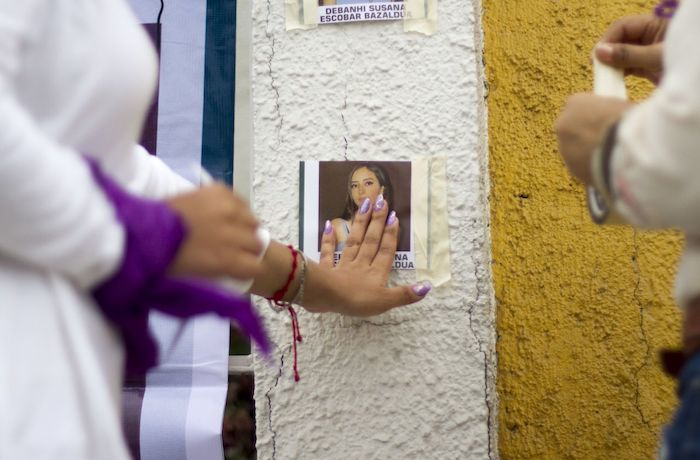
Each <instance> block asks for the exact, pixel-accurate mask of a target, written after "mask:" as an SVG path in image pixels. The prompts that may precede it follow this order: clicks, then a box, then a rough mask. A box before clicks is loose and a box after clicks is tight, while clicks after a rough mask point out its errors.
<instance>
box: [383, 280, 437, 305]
mask: <svg viewBox="0 0 700 460" xmlns="http://www.w3.org/2000/svg"><path fill="white" fill-rule="evenodd" d="M432 288H433V285H432V284H430V281H420V282H418V283H416V284H406V285H403V286H397V287H392V288H387V290H388V294H387V296H386V298H387V300H388V301H389V302H388V303H390V304H391V306H390V307H389V308H394V307H400V306H402V305H409V304H412V303H416V302H418V301H419V300H423V298H425V296H426V295H428V293H429V292H430V290H431V289H432Z"/></svg>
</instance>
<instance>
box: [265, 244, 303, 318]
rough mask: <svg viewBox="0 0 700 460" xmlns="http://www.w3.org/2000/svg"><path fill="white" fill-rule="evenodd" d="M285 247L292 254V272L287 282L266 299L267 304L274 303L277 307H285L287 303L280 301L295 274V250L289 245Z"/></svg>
mask: <svg viewBox="0 0 700 460" xmlns="http://www.w3.org/2000/svg"><path fill="white" fill-rule="evenodd" d="M287 247H288V248H289V250H290V251H291V252H292V270H291V271H290V272H289V276H288V277H287V282H286V283H284V286H282V287H281V288H279V290H277V291H276V292H275V293H274V294H272V296H271V297H267V301H268V302H270V303H274V304H275V305H277V306H278V307H286V306H287V302H283V301H282V299H284V295H285V294H286V293H287V290H289V286H290V285H291V284H292V280H294V275H295V274H296V272H297V250H296V249H294V247H293V246H292V245H291V244H288V245H287ZM280 310H281V309H280Z"/></svg>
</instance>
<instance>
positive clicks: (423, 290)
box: [411, 281, 433, 297]
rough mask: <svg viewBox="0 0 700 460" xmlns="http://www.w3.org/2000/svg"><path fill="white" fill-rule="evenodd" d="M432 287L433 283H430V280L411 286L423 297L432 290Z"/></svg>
mask: <svg viewBox="0 0 700 460" xmlns="http://www.w3.org/2000/svg"><path fill="white" fill-rule="evenodd" d="M432 288H433V285H432V284H430V281H423V282H422V283H417V284H414V285H413V286H412V287H411V289H413V292H414V293H415V294H416V295H419V296H421V297H423V296H424V295H426V294H427V293H428V292H430V290H431V289H432Z"/></svg>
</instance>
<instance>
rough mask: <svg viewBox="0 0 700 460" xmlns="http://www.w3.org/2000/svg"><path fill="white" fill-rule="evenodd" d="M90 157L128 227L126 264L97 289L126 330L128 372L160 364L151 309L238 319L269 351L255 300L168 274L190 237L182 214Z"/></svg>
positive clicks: (108, 314) (114, 320)
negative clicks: (137, 191) (128, 186)
mask: <svg viewBox="0 0 700 460" xmlns="http://www.w3.org/2000/svg"><path fill="white" fill-rule="evenodd" d="M87 162H88V164H89V165H90V169H91V171H92V175H93V177H94V179H95V181H96V182H97V184H98V185H99V186H100V187H101V188H102V190H103V191H104V193H105V195H106V196H107V198H108V199H109V200H110V201H111V202H112V204H113V205H114V208H115V211H116V214H117V218H118V220H119V221H120V222H121V224H122V225H123V226H124V229H125V231H126V244H125V249H124V258H123V260H122V263H121V266H120V267H119V269H118V270H117V272H116V273H115V274H114V275H112V277H111V278H109V279H107V280H105V281H104V282H103V283H102V284H100V285H99V286H97V287H96V288H95V289H94V290H93V292H92V294H93V296H94V298H95V300H96V301H97V304H98V305H99V307H100V308H101V310H102V313H103V314H104V315H105V317H106V318H107V319H108V320H109V321H111V322H112V323H113V324H114V325H115V326H116V327H117V328H118V329H119V331H120V333H121V335H122V340H123V341H124V346H125V348H126V371H127V374H129V375H142V374H145V373H146V371H147V370H148V369H150V368H151V367H153V366H155V365H156V364H157V358H158V349H157V346H156V342H155V340H154V339H153V337H152V336H151V333H150V331H149V330H148V313H149V311H150V310H158V311H161V312H163V313H167V314H169V315H173V316H176V317H179V318H189V317H191V316H195V315H200V314H204V313H216V314H218V315H220V316H222V317H225V318H229V319H232V320H234V321H236V323H238V326H239V327H240V329H241V330H242V331H243V332H245V333H247V334H249V335H250V336H251V337H252V338H253V340H255V342H256V343H257V344H258V346H259V347H260V349H261V351H262V352H263V353H264V354H265V355H268V354H269V352H270V345H269V342H268V339H267V336H266V334H265V330H264V328H263V326H262V322H261V321H260V319H259V318H258V317H257V315H256V314H255V312H254V311H253V308H252V305H251V302H250V300H248V299H246V298H244V297H241V296H238V295H234V294H232V293H231V292H228V291H226V290H224V289H222V288H219V287H217V286H216V285H214V284H213V283H210V282H206V281H204V280H198V279H185V278H175V277H172V276H168V275H167V270H168V267H169V266H170V264H171V262H172V260H173V259H174V258H175V256H176V254H177V251H178V249H179V248H180V245H181V244H182V242H183V241H184V239H185V236H186V229H185V226H184V223H183V222H182V219H181V218H180V217H179V216H178V215H177V214H176V213H175V212H173V211H172V210H171V209H170V208H169V207H168V206H167V205H166V204H165V203H163V202H160V201H154V200H147V199H143V198H139V197H136V196H134V195H131V194H129V193H127V192H125V191H124V190H122V189H121V187H119V186H118V185H117V184H116V183H115V182H114V181H113V180H111V179H110V178H108V177H107V176H106V175H105V174H104V173H103V172H102V171H101V170H100V168H99V166H98V165H97V164H96V163H95V162H94V160H91V159H87Z"/></svg>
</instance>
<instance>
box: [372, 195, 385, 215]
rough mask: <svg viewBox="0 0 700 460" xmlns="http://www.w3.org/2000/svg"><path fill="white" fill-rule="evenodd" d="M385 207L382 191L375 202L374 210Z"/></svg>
mask: <svg viewBox="0 0 700 460" xmlns="http://www.w3.org/2000/svg"><path fill="white" fill-rule="evenodd" d="M383 207H384V195H382V194H381V193H380V194H379V195H377V202H376V203H374V210H375V211H381V210H382V208H383Z"/></svg>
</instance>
